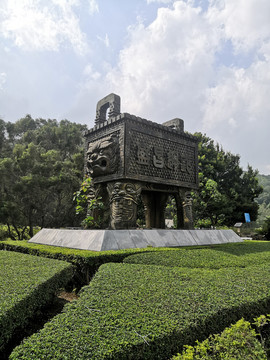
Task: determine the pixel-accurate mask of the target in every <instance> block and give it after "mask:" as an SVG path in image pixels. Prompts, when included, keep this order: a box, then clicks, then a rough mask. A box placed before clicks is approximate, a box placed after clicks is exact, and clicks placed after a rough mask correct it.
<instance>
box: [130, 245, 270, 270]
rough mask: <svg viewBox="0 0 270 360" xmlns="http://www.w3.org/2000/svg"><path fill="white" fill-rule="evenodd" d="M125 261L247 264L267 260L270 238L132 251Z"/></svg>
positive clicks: (214, 265)
mask: <svg viewBox="0 0 270 360" xmlns="http://www.w3.org/2000/svg"><path fill="white" fill-rule="evenodd" d="M124 262H125V263H132V264H143V265H162V266H170V267H174V266H177V267H188V268H208V269H220V268H224V267H226V268H227V267H248V266H251V265H256V264H263V263H265V264H268V263H270V242H269V241H245V242H242V243H237V244H225V245H219V246H206V247H203V248H200V249H198V248H196V249H195V248H177V249H174V250H172V251H165V252H152V253H149V252H148V253H143V254H136V255H131V256H129V257H127V258H125V259H124Z"/></svg>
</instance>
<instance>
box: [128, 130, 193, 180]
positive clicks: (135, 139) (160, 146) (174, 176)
mask: <svg viewBox="0 0 270 360" xmlns="http://www.w3.org/2000/svg"><path fill="white" fill-rule="evenodd" d="M128 163H129V165H128V173H129V174H138V175H144V176H149V177H159V178H162V179H171V180H176V181H182V182H186V183H192V184H194V183H196V164H195V149H194V147H192V146H188V145H185V144H180V143H177V142H174V141H171V140H167V139H163V138H159V137H155V136H152V135H148V134H143V133H140V132H138V131H132V132H131V134H130V154H129V162H128Z"/></svg>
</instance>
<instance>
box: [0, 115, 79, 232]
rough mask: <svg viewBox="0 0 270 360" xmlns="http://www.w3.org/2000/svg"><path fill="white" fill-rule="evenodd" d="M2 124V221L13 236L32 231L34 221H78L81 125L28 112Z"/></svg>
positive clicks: (36, 223) (38, 223)
mask: <svg viewBox="0 0 270 360" xmlns="http://www.w3.org/2000/svg"><path fill="white" fill-rule="evenodd" d="M1 126H2V128H1V127H0V131H1V129H2V133H1V134H2V135H1V136H2V142H1V144H0V146H1V147H2V152H1V155H0V178H1V185H0V222H1V223H2V224H6V225H7V226H8V227H9V228H10V227H11V226H12V227H13V228H14V229H15V230H16V238H17V239H22V238H25V237H26V232H27V230H28V229H29V235H30V236H33V227H34V226H40V227H63V226H76V224H77V223H76V218H75V209H74V205H73V203H72V197H73V193H74V191H75V190H76V189H77V188H78V187H79V184H80V182H81V177H82V174H83V158H84V157H83V136H82V132H83V130H84V129H86V128H85V126H82V125H79V124H75V123H71V122H69V121H67V120H62V121H61V122H59V123H58V122H57V121H56V120H50V119H49V120H44V119H36V120H34V119H32V118H31V116H30V115H27V116H26V117H25V118H23V119H20V120H18V121H17V122H16V123H5V122H3V121H2V122H1ZM10 236H13V235H12V232H11V231H10Z"/></svg>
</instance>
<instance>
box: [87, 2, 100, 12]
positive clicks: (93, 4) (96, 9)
mask: <svg viewBox="0 0 270 360" xmlns="http://www.w3.org/2000/svg"><path fill="white" fill-rule="evenodd" d="M89 13H90V15H94V14H95V13H99V7H98V3H97V1H96V0H89Z"/></svg>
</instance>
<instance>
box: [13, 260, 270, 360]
mask: <svg viewBox="0 0 270 360" xmlns="http://www.w3.org/2000/svg"><path fill="white" fill-rule="evenodd" d="M269 305H270V265H268V264H263V265H260V266H252V267H247V268H244V269H242V268H227V269H226V268H223V269H220V270H207V269H188V268H185V269H184V268H177V267H174V268H166V267H163V266H142V265H136V264H105V265H102V266H101V267H100V269H99V271H98V272H97V273H96V275H95V277H94V279H93V280H92V281H91V283H90V285H89V286H86V287H85V288H84V289H83V291H82V292H81V296H80V299H79V300H78V301H76V302H74V303H71V304H69V305H68V306H66V307H65V310H64V312H63V313H62V314H60V315H58V316H56V317H55V318H54V319H53V320H52V321H50V322H49V323H47V324H46V325H45V327H44V328H43V329H42V330H41V331H40V332H39V333H37V334H35V335H33V336H32V337H30V338H28V339H27V340H25V342H24V344H23V345H21V346H19V347H17V348H15V350H14V351H13V353H12V354H11V357H10V359H92V360H94V359H114V360H121V359H136V360H139V359H143V360H147V359H155V360H158V359H168V358H169V357H170V356H172V355H173V354H176V353H177V352H179V351H181V349H182V347H183V345H185V344H192V343H194V341H195V340H196V339H198V340H203V339H205V338H206V337H207V336H209V335H210V334H211V333H212V334H213V333H218V332H221V331H222V330H223V329H224V328H225V327H226V326H229V325H230V324H231V323H233V322H236V321H237V320H239V319H240V318H241V317H245V318H246V319H247V320H249V319H251V318H253V317H255V316H258V315H260V314H262V313H267V310H268V309H269Z"/></svg>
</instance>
